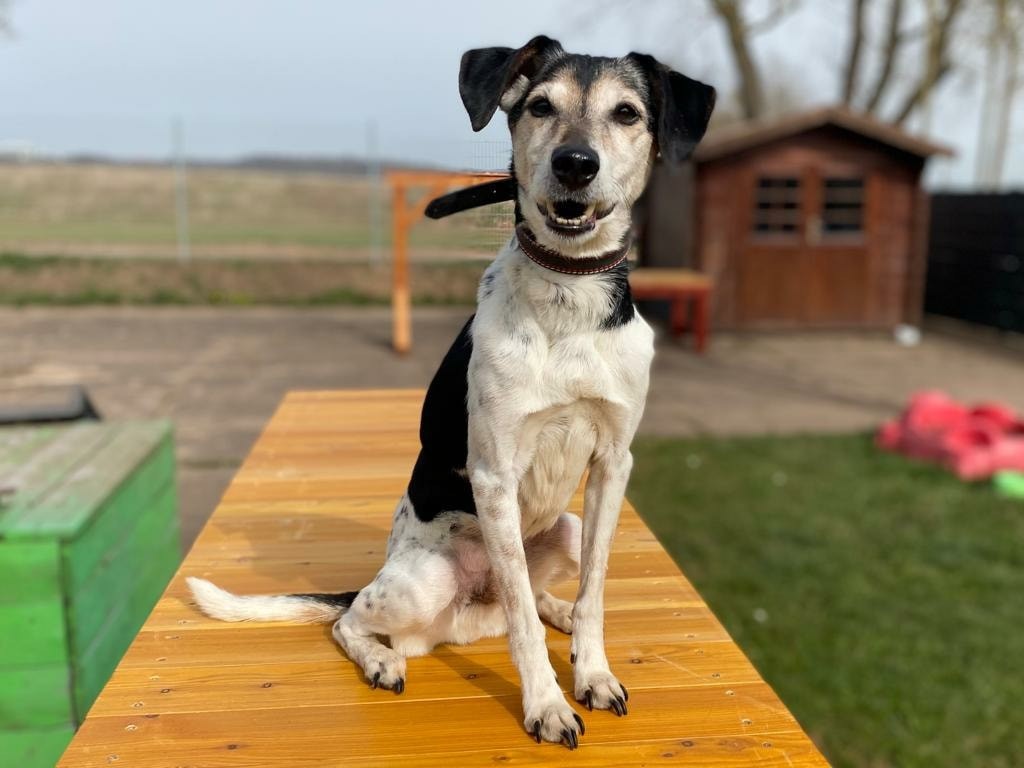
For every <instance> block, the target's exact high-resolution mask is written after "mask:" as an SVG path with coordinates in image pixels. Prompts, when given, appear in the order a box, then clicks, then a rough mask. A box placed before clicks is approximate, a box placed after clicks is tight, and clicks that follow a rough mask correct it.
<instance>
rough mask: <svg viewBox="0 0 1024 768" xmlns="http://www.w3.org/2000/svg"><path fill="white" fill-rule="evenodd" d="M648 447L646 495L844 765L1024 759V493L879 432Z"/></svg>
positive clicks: (967, 764) (992, 764)
mask: <svg viewBox="0 0 1024 768" xmlns="http://www.w3.org/2000/svg"><path fill="white" fill-rule="evenodd" d="M634 453H635V456H636V469H635V470H634V474H633V480H632V483H631V487H630V492H629V494H630V499H631V500H632V501H633V503H634V504H635V505H636V507H637V508H638V509H639V510H640V512H641V513H642V514H643V516H644V518H645V519H646V520H647V522H648V523H649V524H650V526H651V528H652V529H653V530H654V532H655V533H656V534H657V535H658V537H659V538H660V539H661V541H662V542H663V543H664V544H665V546H666V548H667V549H668V551H669V552H670V553H671V554H672V555H673V557H675V559H676V561H677V562H678V563H679V564H680V565H681V566H682V567H683V569H684V570H685V572H686V573H687V575H688V576H689V577H690V578H691V579H692V580H693V582H694V584H695V585H696V586H697V588H698V589H700V591H701V592H702V594H703V595H704V597H705V598H706V599H707V600H708V602H709V604H710V605H711V607H712V608H713V609H714V611H715V613H716V614H717V615H718V616H719V618H721V620H722V621H723V622H724V623H725V625H726V626H727V627H728V629H729V631H730V632H731V633H732V635H733V637H734V638H735V639H736V641H737V642H738V643H739V644H740V646H741V647H742V648H743V649H744V650H745V651H746V652H747V654H748V655H749V656H750V657H751V660H752V661H753V662H754V664H755V665H756V666H757V668H758V669H759V670H760V671H761V673H762V674H763V675H764V677H765V678H766V679H767V680H768V682H770V683H771V684H772V685H773V686H774V688H775V689H776V691H777V692H778V693H779V695H780V696H781V697H782V699H783V700H784V701H785V702H786V704H787V705H788V706H789V707H790V708H791V709H792V711H793V713H794V714H795V715H796V717H797V719H799V720H800V722H801V723H802V724H803V726H804V727H805V728H806V729H807V730H808V732H809V733H810V734H811V735H812V736H813V737H814V739H815V740H816V742H817V743H818V744H819V745H820V746H821V747H822V749H823V751H824V752H825V753H826V755H827V757H829V759H830V760H831V761H832V762H833V764H834V765H835V766H837V768H842V767H844V766H858V767H861V766H862V767H864V768H868V767H869V766H870V768H882V767H884V766H894V767H895V766H899V767H900V768H915V767H916V766H921V767H924V766H927V767H928V768H935V767H936V766H956V768H974V767H975V766H977V767H978V768H980V767H981V766H984V767H985V768H1010V766H1021V765H1024V674H1022V673H1021V667H1022V661H1024V504H1021V503H1020V502H1014V501H1009V500H1003V499H999V498H998V497H996V496H995V495H994V494H993V492H992V490H991V488H990V487H989V486H988V485H977V484H975V485H967V484H963V483H961V482H959V481H957V480H956V479H955V478H953V477H952V476H950V475H947V474H946V473H944V472H942V471H941V470H938V469H936V468H932V467H929V466H925V465H921V464H916V463H912V462H909V461H907V460H904V459H902V458H900V457H896V456H891V455H886V454H883V453H880V452H879V451H877V450H875V448H874V447H873V445H872V442H871V439H870V438H869V437H867V436H841V437H786V438H774V437H765V438H747V439H706V438H705V439H692V440H656V439H643V440H638V441H637V443H636V445H635V449H634Z"/></svg>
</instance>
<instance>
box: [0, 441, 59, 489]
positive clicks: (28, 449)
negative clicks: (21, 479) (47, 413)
mask: <svg viewBox="0 0 1024 768" xmlns="http://www.w3.org/2000/svg"><path fill="white" fill-rule="evenodd" d="M57 433H58V430H57V428H56V427H0V485H3V486H6V485H7V483H8V481H7V478H8V477H9V476H10V475H11V473H12V472H14V470H15V469H17V468H18V467H21V466H23V465H24V464H25V463H26V462H27V461H28V460H29V458H30V457H31V456H32V454H34V453H36V452H37V451H39V450H41V449H42V447H43V446H44V445H46V444H47V443H49V442H50V441H51V440H53V439H54V438H55V437H56V436H57Z"/></svg>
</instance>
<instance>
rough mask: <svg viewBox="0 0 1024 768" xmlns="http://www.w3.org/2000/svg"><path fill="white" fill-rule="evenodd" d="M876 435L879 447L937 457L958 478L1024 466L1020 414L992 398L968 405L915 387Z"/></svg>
mask: <svg viewBox="0 0 1024 768" xmlns="http://www.w3.org/2000/svg"><path fill="white" fill-rule="evenodd" d="M876 439H877V442H878V445H879V446H881V447H882V448H884V449H885V450H888V451H894V452H897V453H902V454H904V455H906V456H911V457H913V458H917V459H925V460H928V461H935V462H938V463H940V464H942V465H943V466H945V467H947V468H948V469H950V470H951V471H953V472H955V473H956V474H957V476H958V477H960V478H961V479H963V480H982V479H985V478H988V477H991V476H992V475H993V474H994V473H996V472H998V471H1000V470H1017V471H1024V419H1021V417H1019V416H1018V415H1017V414H1016V413H1014V411H1013V410H1011V409H1010V408H1007V407H1006V406H1004V405H1000V404H998V403H980V404H978V405H976V406H974V407H968V406H965V405H963V404H961V403H958V402H956V401H955V400H953V399H952V398H950V397H949V396H948V395H946V394H945V393H943V392H937V391H926V392H919V393H917V394H915V395H914V396H913V397H912V398H911V399H910V404H909V405H908V406H907V408H906V410H904V411H903V414H902V415H901V416H900V418H899V419H895V420H893V421H888V422H886V423H885V424H883V425H882V426H881V427H880V428H879V430H878V435H877V438H876Z"/></svg>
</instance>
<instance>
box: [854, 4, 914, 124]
mask: <svg viewBox="0 0 1024 768" xmlns="http://www.w3.org/2000/svg"><path fill="white" fill-rule="evenodd" d="M902 20H903V0H889V13H888V14H887V20H886V26H885V43H884V44H883V47H882V63H881V66H880V67H879V69H878V75H877V76H876V77H875V83H874V85H873V86H872V87H871V89H870V90H869V92H868V93H869V95H868V97H867V101H865V102H864V105H863V107H864V110H865V111H866V112H872V113H873V112H877V111H878V106H879V104H881V102H882V97H883V96H884V95H885V93H886V91H887V89H888V87H889V84H890V83H891V82H892V72H893V69H895V65H896V59H897V57H898V56H899V53H900V48H901V43H902V42H903V41H904V40H905V37H903V36H901V35H900V23H901V22H902Z"/></svg>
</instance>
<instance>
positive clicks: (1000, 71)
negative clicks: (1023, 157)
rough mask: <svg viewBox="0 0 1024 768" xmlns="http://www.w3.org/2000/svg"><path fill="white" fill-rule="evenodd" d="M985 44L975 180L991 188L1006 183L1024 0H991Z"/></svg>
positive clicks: (1021, 77)
mask: <svg viewBox="0 0 1024 768" xmlns="http://www.w3.org/2000/svg"><path fill="white" fill-rule="evenodd" d="M984 10H985V11H986V12H987V14H988V19H987V23H988V31H987V33H986V35H985V38H984V45H985V67H984V73H985V92H984V95H983V97H982V108H981V123H980V126H979V129H978V150H977V164H976V167H975V181H976V182H977V183H978V184H979V185H981V186H985V187H988V188H992V189H995V188H998V187H999V186H1000V185H1001V184H1002V178H1003V169H1004V166H1005V163H1006V154H1007V149H1008V144H1009V137H1010V126H1011V123H1012V120H1013V111H1014V107H1015V106H1016V103H1017V97H1018V95H1019V93H1020V90H1021V86H1022V84H1024V82H1022V80H1024V73H1022V72H1021V65H1022V60H1021V58H1022V57H1021V53H1022V48H1024V0H988V1H987V3H986V7H985V8H984Z"/></svg>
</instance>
